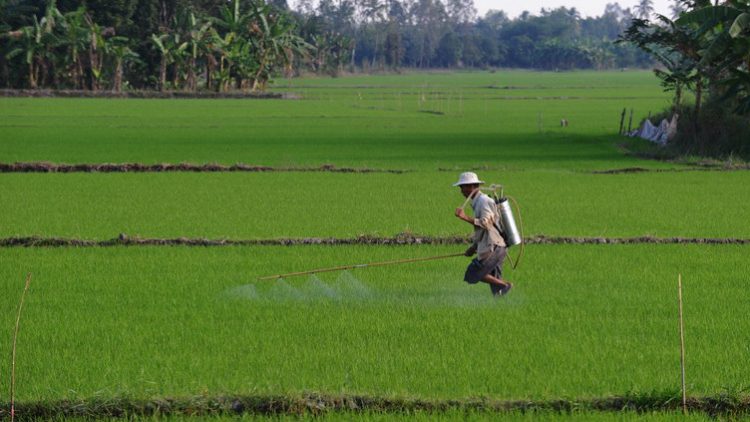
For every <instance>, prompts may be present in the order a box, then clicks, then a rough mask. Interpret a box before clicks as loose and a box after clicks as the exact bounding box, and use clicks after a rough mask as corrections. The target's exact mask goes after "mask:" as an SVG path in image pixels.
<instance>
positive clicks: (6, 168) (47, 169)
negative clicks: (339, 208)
mask: <svg viewBox="0 0 750 422" xmlns="http://www.w3.org/2000/svg"><path fill="white" fill-rule="evenodd" d="M159 172H333V173H393V174H401V173H407V172H408V170H398V169H371V168H354V167H336V166H334V165H332V164H324V165H322V166H319V167H270V166H252V165H247V164H242V163H237V164H233V165H231V166H225V165H222V164H216V163H210V164H192V163H178V164H171V163H159V164H142V163H81V164H58V163H48V162H19V163H0V173H159Z"/></svg>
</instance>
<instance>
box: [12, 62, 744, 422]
mask: <svg viewBox="0 0 750 422" xmlns="http://www.w3.org/2000/svg"><path fill="white" fill-rule="evenodd" d="M505 87H511V88H512V89H505ZM276 89H277V90H280V91H288V92H295V93H299V94H301V95H302V99H299V100H278V101H276V100H268V101H243V100H168V101H167V100H101V99H96V100H94V99H10V98H0V162H14V161H53V162H63V163H83V162H91V163H95V162H132V161H137V162H144V163H157V162H182V161H188V162H193V163H205V162H219V163H224V164H231V163H236V162H244V163H247V164H257V165H274V166H316V165H320V164H323V163H332V164H335V165H337V166H342V167H343V166H357V167H373V168H384V169H408V170H413V171H412V172H409V173H405V174H382V173H375V174H340V173H335V174H334V173H295V172H291V173H200V174H198V173H168V174H156V173H147V174H101V173H99V174H81V173H76V174H0V237H9V236H31V235H38V236H43V237H52V236H61V237H70V238H83V239H110V238H112V237H115V236H117V235H118V234H119V233H126V234H128V235H131V236H136V235H137V236H142V237H182V236H185V237H208V238H228V239H266V238H280V237H353V236H358V235H362V234H367V235H379V236H392V235H395V234H397V233H402V232H411V233H415V234H422V235H460V234H466V235H468V233H469V231H470V228H469V227H468V225H466V224H465V223H462V222H460V221H458V220H457V219H456V218H455V217H453V210H454V208H455V207H456V206H458V205H459V204H460V203H461V202H462V199H463V198H462V197H461V196H460V195H459V193H458V191H457V189H456V188H453V187H451V184H452V183H453V182H454V181H455V180H456V178H457V175H458V173H459V172H461V171H464V170H466V169H468V168H476V167H478V168H480V170H478V172H479V175H480V177H482V178H483V179H484V180H486V181H488V182H497V183H502V184H504V185H505V186H506V192H507V193H508V194H510V195H512V196H514V197H516V198H517V199H518V201H519V202H520V205H521V207H522V211H523V213H522V214H523V222H524V228H525V234H526V235H537V234H544V235H549V236H606V237H620V236H642V235H652V236H659V237H671V236H685V237H741V238H748V237H750V223H748V222H747V218H745V217H744V216H745V215H746V214H747V212H746V208H747V204H746V202H747V201H746V198H748V197H750V183H749V182H750V180H749V179H748V178H750V172H681V173H640V174H621V175H594V174H590V173H588V172H589V171H590V170H596V169H599V170H601V169H610V168H622V167H646V168H652V169H655V168H672V167H676V166H677V165H675V164H669V163H659V162H653V161H646V160H641V159H637V158H633V157H628V156H625V155H624V154H623V153H622V151H621V149H619V148H618V146H617V143H619V142H621V141H622V138H619V137H618V136H616V135H615V133H616V131H617V129H618V124H619V117H620V112H621V111H622V108H623V107H628V108H631V107H632V108H634V109H635V118H634V120H635V121H636V122H634V124H636V123H637V121H639V120H640V117H643V116H645V114H646V113H647V112H648V111H653V112H657V111H659V110H661V109H662V108H664V107H665V106H666V105H667V103H668V98H669V96H668V94H664V93H662V92H661V90H660V88H659V87H658V81H656V79H655V78H654V77H653V75H651V73H650V72H603V73H596V72H570V73H544V72H517V71H501V72H497V73H490V72H473V73H448V72H435V73H430V74H413V73H408V74H405V75H382V76H369V77H359V76H357V77H348V78H339V79H327V78H305V79H297V80H292V81H286V80H280V81H278V85H277V88H276ZM425 111H428V112H440V113H443V114H433V113H425ZM540 117H541V128H540V124H539V120H540ZM563 117H565V118H567V119H568V120H569V121H570V124H571V126H570V127H568V128H560V127H559V126H558V122H559V119H560V118H563ZM540 129H541V130H540ZM438 169H448V171H439V170H438ZM461 249H463V248H462V247H461V246H453V247H447V246H446V247H437V246H421V247H417V246H411V247H364V246H350V247H343V246H336V247H322V246H308V247H216V248H189V247H112V248H73V247H69V248H0V316H2V318H1V319H2V321H6V322H5V323H4V324H3V325H4V326H5V327H6V329H5V333H6V335H2V337H5V338H6V339H9V338H10V336H11V331H10V329H11V328H12V324H13V322H14V321H15V310H16V306H17V303H18V298H19V296H20V293H21V290H22V288H23V280H24V275H25V274H26V273H27V272H29V271H31V272H33V274H34V278H33V281H32V288H31V291H30V294H29V296H28V298H27V303H26V307H25V310H24V315H23V318H22V326H21V337H20V338H19V350H18V352H19V353H18V367H17V370H18V399H19V400H21V401H22V402H23V403H34V402H37V401H41V402H43V403H52V402H59V401H60V400H65V399H79V398H84V399H88V398H92V397H93V398H101V399H102V400H103V401H105V402H106V401H107V400H108V399H114V398H118V397H126V398H128V397H132V398H154V397H170V396H171V397H192V396H195V395H207V396H211V395H222V394H226V395H249V396H253V395H282V394H288V395H298V394H304V393H306V392H319V393H329V394H334V395H335V394H367V395H374V396H378V397H404V398H415V397H416V398H426V399H445V400H452V399H458V400H460V399H467V398H469V399H470V398H477V397H487V398H491V399H497V400H512V399H533V400H536V399H540V400H544V399H558V398H562V399H572V400H575V399H577V398H595V397H608V396H612V395H623V394H634V395H638V394H646V395H648V394H654V392H670V394H671V393H673V392H675V391H677V390H678V388H679V349H678V344H679V343H678V335H677V332H676V328H677V321H676V315H677V307H676V278H677V274H678V273H682V274H683V277H684V282H685V300H686V303H685V313H686V329H687V350H688V358H687V365H688V366H687V368H688V391H689V393H690V394H691V395H694V396H701V395H716V394H721V393H723V392H727V391H728V392H730V395H731V394H735V392H742V391H744V389H745V387H746V386H747V379H748V375H750V373H748V370H747V365H746V364H745V362H746V360H747V359H745V357H746V356H747V353H748V348H747V344H748V340H750V338H749V337H748V334H747V333H750V327H749V326H748V322H747V318H745V314H746V308H747V306H746V300H745V299H744V298H745V297H746V294H745V291H746V279H747V277H746V274H748V272H750V263H749V261H748V260H747V256H748V247H747V246H697V245H629V246H626V245H620V246H613V245H608V246H606V245H600V246H594V245H589V246H542V245H535V246H530V247H528V249H527V255H526V256H525V258H524V261H523V263H522V266H521V267H520V268H519V269H517V270H515V271H510V270H509V271H508V272H507V274H506V275H507V276H508V277H509V278H510V279H511V280H512V281H514V282H516V283H517V284H516V288H515V289H514V290H513V292H512V293H511V295H510V296H508V297H507V298H505V299H503V300H500V301H494V300H492V299H491V298H490V297H489V290H488V288H487V287H486V286H467V285H466V284H465V283H463V282H462V281H461V279H462V275H463V271H464V268H465V265H466V263H467V260H466V259H463V258H455V259H452V260H446V261H435V262H429V263H422V264H412V265H403V266H398V267H382V268H370V269H363V270H356V271H353V272H343V273H329V274H321V275H319V276H318V277H303V278H296V279H288V280H284V281H274V282H264V283H260V282H257V281H255V279H256V277H258V276H261V275H270V274H277V273H282V272H290V271H298V270H306V269H311V268H320V267H326V266H333V265H341V264H354V263H363V262H373V261H381V260H390V259H398V258H407V257H417V256H432V255H439V254H445V253H451V252H456V251H461ZM512 253H513V254H514V255H515V253H517V251H514V252H512ZM0 334H1V333H0ZM9 354H10V343H9V341H7V340H2V339H0V356H9ZM9 365H10V363H9V361H8V360H7V359H0V375H2V376H3V379H5V375H4V374H8V373H9V369H10V367H9ZM0 384H3V383H2V382H0ZM3 385H4V384H3ZM737 394H740V393H737ZM735 395H736V394H735ZM6 401H7V400H6V399H5V396H4V395H0V403H5V402H6ZM396 416H404V415H397V414H394V413H389V414H387V415H381V414H377V413H372V414H369V413H366V414H363V415H360V414H347V413H342V414H338V413H337V414H330V415H327V418H329V419H345V420H350V419H353V418H354V419H357V418H360V417H361V419H364V420H371V419H383V418H387V419H390V418H391V417H396ZM408 416H410V417H411V416H415V417H417V418H418V419H419V418H422V419H430V420H431V419H433V418H435V417H441V418H445V419H456V418H459V419H464V418H466V419H470V420H471V419H478V420H482V419H485V418H493V419H495V418H501V420H506V419H507V420H517V419H518V420H526V419H540V418H541V419H548V418H552V419H576V420H578V419H593V420H601V419H603V420H607V419H618V420H619V419H626V420H629V419H633V420H640V419H641V418H644V419H646V420H671V419H676V418H678V417H680V418H681V416H679V415H677V414H674V413H670V412H666V413H655V414H646V415H641V414H631V413H606V412H583V413H581V414H578V413H576V414H573V415H569V414H552V413H550V414H547V413H541V414H506V415H502V416H499V415H497V414H491V415H485V414H483V413H481V412H477V413H471V414H461V413H457V412H453V413H451V411H449V412H446V413H441V414H416V415H408ZM692 416H694V417H695V418H696V419H702V418H703V415H692ZM247 418H248V419H252V418H253V417H252V416H247ZM282 418H283V417H282ZM175 420H180V418H175ZM191 420H195V419H191Z"/></svg>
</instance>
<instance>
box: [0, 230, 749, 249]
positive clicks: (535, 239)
mask: <svg viewBox="0 0 750 422" xmlns="http://www.w3.org/2000/svg"><path fill="white" fill-rule="evenodd" d="M469 243H471V241H470V239H469V238H468V237H466V236H417V235H410V234H399V235H396V236H393V237H381V236H367V235H362V236H357V237H350V238H337V237H303V238H275V239H206V238H188V237H175V238H148V237H139V236H129V235H126V234H122V233H121V234H120V235H119V236H117V237H115V238H112V239H106V240H92V239H74V238H64V237H41V236H26V237H22V236H14V237H6V238H0V247H6V248H9V247H107V246H204V247H205V246H297V245H394V246H398V245H467V244H469ZM524 243H525V244H527V245H636V244H659V245H674V244H700V245H748V244H750V239H745V238H696V237H652V236H640V237H565V236H544V235H538V236H531V237H526V238H524Z"/></svg>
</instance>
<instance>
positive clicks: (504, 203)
mask: <svg viewBox="0 0 750 422" xmlns="http://www.w3.org/2000/svg"><path fill="white" fill-rule="evenodd" d="M480 189H481V188H480ZM498 189H499V190H500V194H499V195H498V193H497V191H498ZM484 190H489V191H492V197H493V199H494V200H495V206H496V207H497V212H498V214H499V215H500V219H499V220H498V221H496V222H495V223H496V226H495V227H496V228H497V230H498V231H499V232H500V235H501V236H503V239H504V240H505V245H506V246H507V247H511V246H515V245H521V248H520V250H519V253H518V257H517V258H516V261H515V262H513V260H512V259H511V258H510V255H508V259H510V261H511V265H512V266H513V269H515V268H516V267H517V266H518V263H519V262H520V261H521V256H522V255H523V236H522V234H521V232H520V231H519V230H518V226H517V225H516V220H515V219H514V218H513V210H512V209H511V206H510V201H513V203H514V204H515V205H516V209H517V210H518V217H519V222H520V221H521V220H520V218H521V208H520V207H519V206H518V203H517V202H516V200H515V199H514V198H513V197H511V196H508V197H505V196H504V195H503V186H502V185H496V184H492V185H490V186H489V187H487V188H484ZM471 199H472V196H471V195H469V196H468V197H467V198H466V201H464V203H463V205H461V208H462V209H463V208H465V207H466V204H468V203H469V201H470V200H471ZM459 256H466V255H465V254H464V253H463V252H461V253H455V254H450V255H440V256H430V257H426V258H409V259H398V260H394V261H382V262H371V263H368V264H354V265H341V266H338V267H330V268H318V269H315V270H309V271H299V272H294V273H287V274H277V275H271V276H266V277H258V280H274V279H280V278H286V277H295V276H300V275H309V274H317V273H325V272H331V271H344V270H351V269H355V268H367V267H380V266H384V265H396V264H407V263H411V262H421V261H434V260H437V259H446V258H454V257H459Z"/></svg>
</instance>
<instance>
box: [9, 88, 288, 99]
mask: <svg viewBox="0 0 750 422" xmlns="http://www.w3.org/2000/svg"><path fill="white" fill-rule="evenodd" d="M0 97H45V98H50V97H61V98H195V99H200V98H221V99H228V98H232V99H280V98H284V99H287V98H289V99H294V98H297V97H296V96H295V95H294V94H286V93H283V94H282V93H274V92H255V93H252V92H248V93H245V92H182V91H124V92H113V91H83V90H73V89H59V90H53V89H0Z"/></svg>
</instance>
